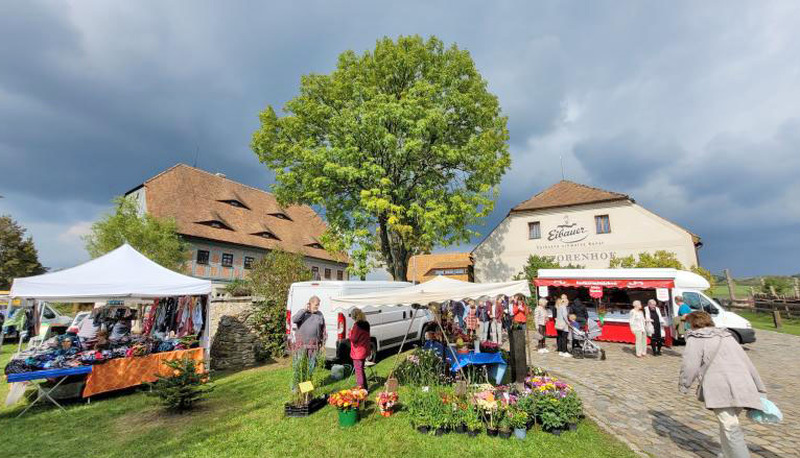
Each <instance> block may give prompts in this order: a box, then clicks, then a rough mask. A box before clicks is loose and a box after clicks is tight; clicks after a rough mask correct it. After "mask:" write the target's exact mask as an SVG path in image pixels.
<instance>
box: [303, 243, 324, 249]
mask: <svg viewBox="0 0 800 458" xmlns="http://www.w3.org/2000/svg"><path fill="white" fill-rule="evenodd" d="M306 246H307V247H309V248H316V249H318V250H324V249H325V248H323V247H322V245H321V244H319V243H317V242H314V243H309V244H308V245H306Z"/></svg>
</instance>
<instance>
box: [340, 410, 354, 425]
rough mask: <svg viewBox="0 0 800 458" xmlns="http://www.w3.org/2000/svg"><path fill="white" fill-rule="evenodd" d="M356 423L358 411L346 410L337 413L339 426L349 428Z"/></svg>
mask: <svg viewBox="0 0 800 458" xmlns="http://www.w3.org/2000/svg"><path fill="white" fill-rule="evenodd" d="M356 423H358V410H356V409H347V410H340V411H339V426H341V427H342V428H349V427H351V426H353V425H355V424H356Z"/></svg>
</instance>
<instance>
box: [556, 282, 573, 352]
mask: <svg viewBox="0 0 800 458" xmlns="http://www.w3.org/2000/svg"><path fill="white" fill-rule="evenodd" d="M555 325H556V334H557V335H556V346H557V347H558V354H559V355H560V356H563V357H565V358H571V357H572V355H571V354H570V353H569V352H568V351H567V336H569V301H568V300H567V299H566V298H565V297H564V296H563V295H562V297H560V298H559V299H558V300H557V301H556V323H555Z"/></svg>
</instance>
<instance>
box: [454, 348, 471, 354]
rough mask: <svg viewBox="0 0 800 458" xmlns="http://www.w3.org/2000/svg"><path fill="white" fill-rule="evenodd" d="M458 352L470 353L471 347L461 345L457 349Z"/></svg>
mask: <svg viewBox="0 0 800 458" xmlns="http://www.w3.org/2000/svg"><path fill="white" fill-rule="evenodd" d="M456 352H457V353H458V354H459V355H468V354H469V348H467V347H459V349H458V350H456Z"/></svg>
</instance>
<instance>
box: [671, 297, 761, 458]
mask: <svg viewBox="0 0 800 458" xmlns="http://www.w3.org/2000/svg"><path fill="white" fill-rule="evenodd" d="M686 320H687V322H688V323H689V325H690V326H691V330H690V331H689V332H688V333H687V334H686V348H685V349H684V351H683V364H682V365H681V376H680V390H681V392H682V393H684V394H685V393H687V392H688V391H689V387H690V386H691V385H692V383H693V382H694V381H695V379H697V380H698V389H697V399H698V400H700V401H703V402H704V403H705V406H706V408H707V409H711V410H713V411H714V414H715V415H716V416H717V421H718V422H719V435H720V442H721V443H722V454H723V456H725V457H727V458H732V457H735V458H741V457H749V456H750V452H749V451H748V450H747V444H746V443H745V441H744V433H743V432H742V429H741V427H740V426H739V413H740V412H741V410H742V409H759V410H760V409H761V408H762V405H761V394H762V393H766V391H767V390H766V388H765V387H764V383H763V382H762V381H761V377H760V376H759V375H758V372H757V371H756V368H755V366H753V363H752V362H751V361H750V358H748V357H747V354H745V352H744V350H743V349H742V347H741V345H739V343H738V342H737V341H736V339H735V338H734V337H733V335H731V333H730V332H729V331H728V330H727V329H722V328H715V327H714V322H713V321H712V320H711V315H709V314H708V313H706V312H692V313H690V314H689V315H687V316H686Z"/></svg>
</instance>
